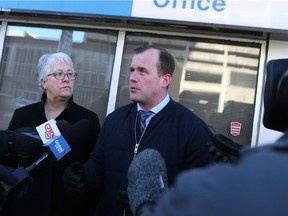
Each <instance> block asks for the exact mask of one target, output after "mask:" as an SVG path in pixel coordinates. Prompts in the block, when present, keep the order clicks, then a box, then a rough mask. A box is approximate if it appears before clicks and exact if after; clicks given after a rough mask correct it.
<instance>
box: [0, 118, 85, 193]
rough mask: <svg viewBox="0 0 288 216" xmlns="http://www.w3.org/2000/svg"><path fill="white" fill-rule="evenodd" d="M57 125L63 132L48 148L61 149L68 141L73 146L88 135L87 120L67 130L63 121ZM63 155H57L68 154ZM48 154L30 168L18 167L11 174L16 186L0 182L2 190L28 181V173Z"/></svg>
mask: <svg viewBox="0 0 288 216" xmlns="http://www.w3.org/2000/svg"><path fill="white" fill-rule="evenodd" d="M58 124H59V128H60V129H61V130H64V132H63V134H62V135H61V136H57V137H55V139H53V140H51V142H50V143H49V147H50V146H58V147H61V146H62V145H63V143H66V141H68V142H69V143H71V144H73V145H75V144H76V143H78V142H79V141H80V140H81V139H82V137H84V136H86V135H87V134H88V131H87V127H88V126H89V121H88V120H87V119H83V120H80V121H78V122H77V123H75V124H73V125H72V126H71V127H70V128H69V129H66V128H67V127H68V125H69V123H68V122H67V121H64V120H63V121H59V122H58ZM27 137H30V136H27ZM33 139H34V140H35V138H33ZM37 140H38V141H39V142H41V146H42V141H41V139H40V137H39V139H37ZM50 149H51V148H50ZM56 150H57V149H56ZM58 150H61V149H58ZM58 150H57V151H58ZM64 153H65V154H64ZM64 153H63V152H61V151H58V154H62V157H63V156H64V155H66V154H67V153H68V152H67V151H66V152H64ZM50 154H51V151H50V150H48V151H47V152H46V153H45V154H43V155H42V156H41V157H40V158H38V159H37V160H36V161H35V162H34V163H32V164H31V165H30V166H28V167H26V168H24V167H19V168H18V169H16V170H14V171H13V172H12V173H13V175H14V176H15V177H16V178H17V179H18V182H17V184H14V185H11V184H8V183H6V182H1V181H0V183H1V184H2V186H3V188H4V189H5V190H6V191H9V190H10V189H12V188H14V187H16V186H17V185H19V184H20V183H22V182H23V181H25V180H26V181H27V179H28V180H29V181H30V179H31V177H30V175H29V173H30V172H31V171H32V170H33V169H34V168H35V167H37V166H38V165H39V164H40V163H41V162H42V161H44V160H45V159H46V158H47V157H49V156H50ZM53 154H54V152H53ZM54 155H55V154H54ZM62 157H61V158H62Z"/></svg>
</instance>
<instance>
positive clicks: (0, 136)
mask: <svg viewBox="0 0 288 216" xmlns="http://www.w3.org/2000/svg"><path fill="white" fill-rule="evenodd" d="M56 124H57V127H58V128H59V131H61V132H63V131H65V130H67V129H68V128H69V127H70V125H69V123H68V122H67V121H66V120H60V121H58V122H57V123H56ZM42 144H43V143H42V141H41V138H40V136H39V134H38V133H37V131H36V129H35V128H33V127H24V128H19V129H16V130H13V131H11V130H2V131H0V157H1V156H9V155H16V156H18V157H23V158H24V157H29V156H30V154H31V153H33V152H34V151H35V150H37V149H39V148H41V147H42Z"/></svg>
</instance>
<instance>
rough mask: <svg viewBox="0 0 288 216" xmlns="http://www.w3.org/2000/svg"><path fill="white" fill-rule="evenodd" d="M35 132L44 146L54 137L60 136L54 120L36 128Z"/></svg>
mask: <svg viewBox="0 0 288 216" xmlns="http://www.w3.org/2000/svg"><path fill="white" fill-rule="evenodd" d="M36 130H37V132H38V134H39V136H40V138H41V140H42V142H43V144H44V145H46V143H47V142H49V141H50V140H52V139H53V138H54V137H56V136H60V135H61V133H60V130H59V129H58V127H57V125H56V121H55V119H51V120H49V121H47V122H45V123H43V124H41V125H39V126H37V127H36Z"/></svg>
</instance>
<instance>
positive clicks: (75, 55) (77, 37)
mask: <svg viewBox="0 0 288 216" xmlns="http://www.w3.org/2000/svg"><path fill="white" fill-rule="evenodd" d="M116 40H117V32H113V31H98V32H85V31H73V30H62V29H50V28H36V27H21V26H8V30H7V33H6V39H5V44H4V52H3V57H2V64H1V73H0V75H1V83H0V100H1V105H0V128H3V129H4V128H7V127H8V124H9V122H10V119H11V117H12V114H13V112H14V110H15V109H16V108H18V107H21V106H25V105H27V104H30V103H34V102H37V101H39V100H40V97H41V93H42V92H41V90H40V89H39V88H38V83H37V78H36V66H37V63H38V59H39V58H40V56H41V55H42V54H44V53H54V52H57V51H61V52H65V53H67V54H69V55H70V56H71V58H72V60H73V62H74V67H75V71H76V72H77V73H78V76H77V79H76V81H75V89H74V100H75V102H76V103H78V104H80V105H82V106H84V107H86V108H89V109H91V110H92V111H94V112H96V113H97V114H98V115H99V118H100V121H101V123H102V122H103V120H104V118H105V115H106V110H107V101H108V95H109V88H110V82H111V76H112V65H113V60H114V55H115V46H116Z"/></svg>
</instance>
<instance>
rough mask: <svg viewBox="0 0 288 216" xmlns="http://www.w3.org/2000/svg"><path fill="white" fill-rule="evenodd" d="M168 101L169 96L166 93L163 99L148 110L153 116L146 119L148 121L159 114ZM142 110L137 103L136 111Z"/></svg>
mask: <svg viewBox="0 0 288 216" xmlns="http://www.w3.org/2000/svg"><path fill="white" fill-rule="evenodd" d="M169 101H170V96H169V94H168V93H167V95H166V96H165V98H164V99H163V100H162V101H161V102H160V103H159V104H158V105H156V106H155V107H153V108H151V109H150V110H151V111H152V112H153V114H152V115H151V116H150V117H149V118H148V119H149V120H150V119H151V118H152V117H153V116H154V115H156V114H157V113H158V112H160V111H161V110H162V109H163V108H164V107H165V106H166V105H167V104H168V103H169ZM140 110H143V109H142V108H141V107H140V105H139V104H138V103H137V111H140Z"/></svg>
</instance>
